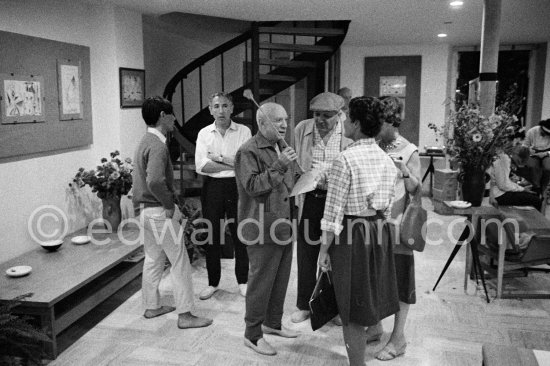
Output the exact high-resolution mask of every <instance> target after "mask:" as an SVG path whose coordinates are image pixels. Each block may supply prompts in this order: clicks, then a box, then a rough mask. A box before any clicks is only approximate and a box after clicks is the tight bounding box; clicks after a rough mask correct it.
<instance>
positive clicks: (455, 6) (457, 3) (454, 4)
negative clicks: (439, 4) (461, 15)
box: [449, 1, 464, 8]
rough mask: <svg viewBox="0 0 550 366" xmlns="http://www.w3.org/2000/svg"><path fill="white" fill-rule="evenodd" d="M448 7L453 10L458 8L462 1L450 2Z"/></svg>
mask: <svg viewBox="0 0 550 366" xmlns="http://www.w3.org/2000/svg"><path fill="white" fill-rule="evenodd" d="M449 5H450V6H452V7H453V8H460V7H461V6H462V5H464V1H451V2H450V4H449Z"/></svg>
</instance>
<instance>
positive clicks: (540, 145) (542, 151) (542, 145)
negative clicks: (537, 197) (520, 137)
mask: <svg viewBox="0 0 550 366" xmlns="http://www.w3.org/2000/svg"><path fill="white" fill-rule="evenodd" d="M525 145H526V146H527V147H528V148H529V149H530V152H531V157H530V158H529V160H528V162H527V165H528V166H529V168H530V170H531V182H532V183H533V190H534V191H535V192H537V193H539V194H540V193H544V190H545V189H546V187H547V186H548V182H549V181H550V119H545V120H542V121H540V122H539V125H538V126H535V127H532V128H531V129H529V130H528V131H527V133H526V134H525Z"/></svg>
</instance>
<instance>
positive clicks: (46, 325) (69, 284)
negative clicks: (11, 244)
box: [0, 228, 143, 359]
mask: <svg viewBox="0 0 550 366" xmlns="http://www.w3.org/2000/svg"><path fill="white" fill-rule="evenodd" d="M85 234H86V231H85V229H83V230H81V231H79V232H76V233H74V234H71V235H67V237H66V239H65V241H64V243H63V245H62V246H61V248H59V249H58V250H57V251H55V252H48V251H46V250H45V249H43V248H42V247H40V246H39V245H37V248H36V249H34V250H32V251H30V252H27V253H24V254H22V255H20V256H19V257H17V258H14V259H11V260H9V261H7V262H4V263H1V264H0V271H1V272H2V275H0V302H5V301H6V300H10V299H13V298H15V297H17V296H19V295H22V294H26V293H29V292H30V293H33V296H31V297H28V298H26V299H25V300H23V301H22V304H21V305H20V306H18V307H17V308H16V309H15V313H17V314H24V315H30V316H32V317H35V318H37V320H38V322H39V324H40V327H41V328H42V329H43V330H44V331H45V332H46V333H47V334H48V336H49V337H50V338H51V342H48V344H45V345H44V347H45V351H46V354H47V355H48V357H51V358H52V359H55V358H56V357H57V355H58V348H57V336H58V335H59V333H61V332H62V331H63V330H64V329H66V328H67V327H68V326H70V325H71V324H73V323H74V322H75V321H76V320H78V319H79V318H81V317H82V316H83V315H85V314H86V313H87V312H89V311H90V310H92V309H93V308H94V307H95V306H97V305H99V304H100V303H101V302H103V301H104V300H105V299H107V298H108V297H109V296H111V295H112V294H114V293H115V292H116V291H118V290H119V289H120V288H122V287H123V286H125V285H126V284H127V283H128V282H130V281H131V280H133V279H134V278H136V277H137V276H139V275H140V274H141V271H142V268H143V258H139V256H138V258H134V260H128V259H129V258H130V257H132V256H134V257H135V256H136V254H138V253H139V252H140V251H141V248H142V243H138V244H133V245H129V244H123V242H121V241H120V240H119V237H118V235H117V234H116V233H114V234H105V233H103V234H101V233H100V234H94V235H93V238H94V240H93V241H92V242H90V243H88V244H84V245H75V244H73V243H71V238H72V237H74V236H76V235H85ZM138 234H139V232H138V229H137V228H134V229H128V230H124V231H123V232H122V233H121V235H123V236H122V237H123V238H124V239H126V240H128V241H134V240H135V239H136V238H137V237H138ZM94 241H102V242H103V243H104V244H102V245H99V244H97V243H94ZM19 265H28V266H31V267H32V272H31V273H30V274H29V275H27V276H25V277H19V278H12V277H8V276H7V275H6V274H5V272H6V270H7V269H8V268H10V267H13V266H19Z"/></svg>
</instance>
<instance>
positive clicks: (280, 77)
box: [260, 74, 296, 83]
mask: <svg viewBox="0 0 550 366" xmlns="http://www.w3.org/2000/svg"><path fill="white" fill-rule="evenodd" d="M260 79H262V80H269V81H288V82H291V83H294V82H296V78H295V77H294V76H290V75H278V74H260Z"/></svg>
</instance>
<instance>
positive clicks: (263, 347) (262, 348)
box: [244, 338, 277, 356]
mask: <svg viewBox="0 0 550 366" xmlns="http://www.w3.org/2000/svg"><path fill="white" fill-rule="evenodd" d="M244 345H245V346H247V347H248V348H252V349H253V350H254V351H256V352H258V353H259V354H262V355H266V356H274V355H276V354H277V351H276V350H275V348H273V347H271V345H270V344H269V343H267V341H266V340H265V339H263V338H260V339H258V341H257V342H256V344H254V343H252V341H251V340H250V339H247V338H245V339H244Z"/></svg>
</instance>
